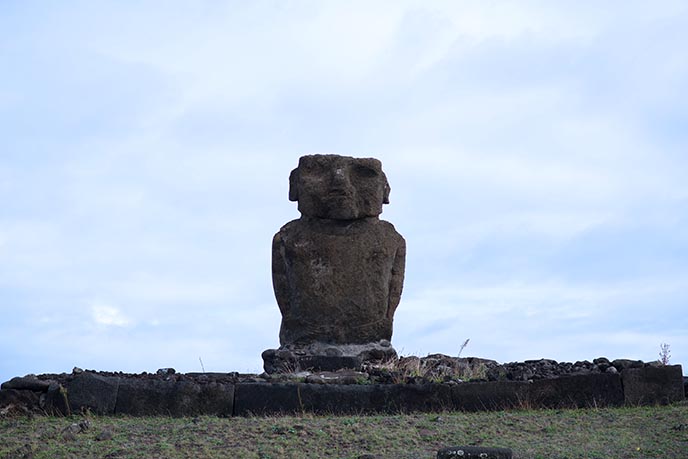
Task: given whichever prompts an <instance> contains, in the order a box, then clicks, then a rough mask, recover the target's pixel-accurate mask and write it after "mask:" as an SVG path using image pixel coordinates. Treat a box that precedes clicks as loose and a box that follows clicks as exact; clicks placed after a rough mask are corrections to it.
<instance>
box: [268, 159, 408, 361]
mask: <svg viewBox="0 0 688 459" xmlns="http://www.w3.org/2000/svg"><path fill="white" fill-rule="evenodd" d="M389 192H390V187H389V184H388V183H387V178H386V177H385V174H384V172H382V164H381V163H380V161H379V160H377V159H373V158H352V157H348V156H338V155H309V156H303V157H302V158H300V160H299V166H298V167H297V168H296V169H294V170H293V171H292V172H291V175H290V177H289V199H290V200H291V201H297V202H298V209H299V211H300V212H301V218H299V219H298V220H294V221H291V222H289V223H287V224H286V225H284V226H283V227H282V228H281V229H280V231H279V232H278V233H277V234H276V235H275V237H274V239H273V243H272V279H273V286H274V290H275V297H276V298H277V303H278V305H279V308H280V312H281V313H282V325H281V328H280V334H279V337H280V348H279V349H276V350H274V349H269V350H267V351H265V352H263V359H264V361H265V370H266V371H267V372H268V373H271V372H278V371H287V370H308V369H315V370H335V369H339V368H344V367H346V368H356V367H360V366H361V364H362V363H363V362H365V361H367V360H383V359H388V358H396V352H395V351H394V349H393V348H392V347H391V344H390V339H391V337H392V322H393V319H394V312H395V310H396V308H397V306H398V305H399V300H400V298H401V290H402V285H403V281H404V263H405V257H406V243H405V241H404V238H403V237H402V236H401V235H400V234H399V233H397V232H396V230H395V229H394V226H392V224H391V223H389V222H386V221H384V220H380V219H379V218H378V216H379V215H380V213H382V205H383V204H387V203H389Z"/></svg>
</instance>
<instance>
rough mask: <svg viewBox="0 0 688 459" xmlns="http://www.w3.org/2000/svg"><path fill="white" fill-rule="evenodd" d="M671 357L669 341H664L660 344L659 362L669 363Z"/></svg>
mask: <svg viewBox="0 0 688 459" xmlns="http://www.w3.org/2000/svg"><path fill="white" fill-rule="evenodd" d="M670 359H671V349H670V346H669V345H668V344H667V343H662V344H660V345H659V363H661V364H662V365H669V360H670Z"/></svg>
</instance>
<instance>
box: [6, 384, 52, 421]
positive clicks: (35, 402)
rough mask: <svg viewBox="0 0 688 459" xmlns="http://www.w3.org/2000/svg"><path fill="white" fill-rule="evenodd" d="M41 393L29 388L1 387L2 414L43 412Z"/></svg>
mask: <svg viewBox="0 0 688 459" xmlns="http://www.w3.org/2000/svg"><path fill="white" fill-rule="evenodd" d="M41 411H42V410H41V408H40V394H39V393H38V392H34V391H29V390H16V389H0V416H6V415H16V414H21V415H24V414H32V413H39V412H41Z"/></svg>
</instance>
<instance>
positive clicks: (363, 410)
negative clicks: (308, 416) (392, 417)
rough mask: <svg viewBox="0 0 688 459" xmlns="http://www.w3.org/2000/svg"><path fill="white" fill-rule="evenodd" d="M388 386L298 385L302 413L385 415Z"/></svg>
mask: <svg viewBox="0 0 688 459" xmlns="http://www.w3.org/2000/svg"><path fill="white" fill-rule="evenodd" d="M388 387H389V386H382V385H377V384H370V385H361V384H346V385H343V384H342V385H340V384H336V385H335V384H300V385H299V395H300V397H301V398H300V400H301V402H302V407H303V411H305V412H308V413H316V414H326V415H329V414H333V415H345V414H370V413H378V412H383V411H385V408H386V400H387V394H386V389H388Z"/></svg>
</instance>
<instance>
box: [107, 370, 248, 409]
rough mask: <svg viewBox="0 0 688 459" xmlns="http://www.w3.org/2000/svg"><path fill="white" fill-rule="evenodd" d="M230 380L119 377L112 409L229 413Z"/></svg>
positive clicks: (232, 400)
mask: <svg viewBox="0 0 688 459" xmlns="http://www.w3.org/2000/svg"><path fill="white" fill-rule="evenodd" d="M233 411H234V385H233V384H220V383H209V384H204V385H200V384H196V383H193V382H190V381H162V380H155V379H151V380H145V379H144V380H128V381H122V383H121V385H120V387H119V393H118V396H117V406H116V407H115V413H117V414H129V415H132V416H155V415H163V416H176V417H181V416H197V415H201V414H204V415H217V416H231V415H232V413H233Z"/></svg>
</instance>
